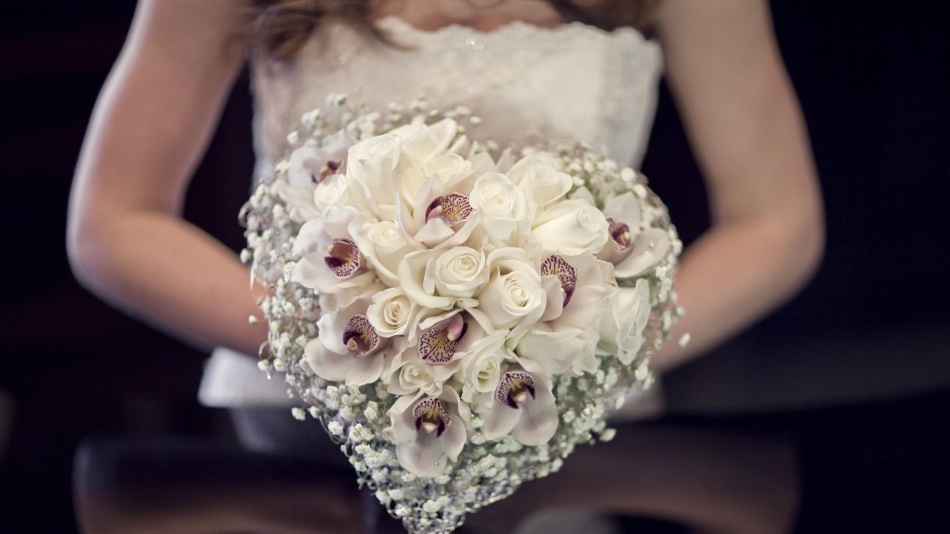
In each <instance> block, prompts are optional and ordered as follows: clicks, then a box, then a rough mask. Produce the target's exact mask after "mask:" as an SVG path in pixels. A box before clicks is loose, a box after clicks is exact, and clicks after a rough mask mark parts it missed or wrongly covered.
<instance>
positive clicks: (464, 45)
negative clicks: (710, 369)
mask: <svg viewBox="0 0 950 534" xmlns="http://www.w3.org/2000/svg"><path fill="white" fill-rule="evenodd" d="M245 59H248V60H249V61H250V64H251V69H252V79H253V88H252V89H253V92H254V96H255V113H256V115H255V121H254V125H253V127H254V135H255V148H256V151H257V157H258V164H257V169H256V172H255V174H256V176H255V179H260V178H261V177H263V176H264V175H266V173H267V172H269V169H271V168H272V166H273V163H274V162H275V161H276V160H277V159H279V158H280V157H281V156H282V155H283V152H284V150H285V148H286V147H285V143H286V141H285V137H284V136H285V135H286V133H287V132H289V131H290V130H291V129H292V127H293V126H294V124H295V122H296V121H297V120H298V119H299V117H300V114H301V113H303V112H304V111H307V110H309V109H312V108H314V107H320V106H322V105H323V103H324V101H325V99H326V97H327V95H329V94H332V93H349V94H355V95H358V97H359V100H360V101H362V102H365V103H367V104H368V105H370V106H382V105H386V104H387V103H389V102H407V101H409V100H411V99H412V98H414V97H416V96H418V95H419V94H422V93H424V94H426V95H427V97H428V100H429V101H430V102H431V103H432V104H433V106H435V107H439V108H443V109H446V108H449V107H452V106H455V105H459V104H464V105H467V106H469V107H471V108H472V109H474V110H476V112H477V114H478V115H479V116H481V117H482V118H483V119H484V122H483V126H484V129H483V130H481V131H480V132H479V135H484V136H485V137H488V138H492V139H494V140H496V141H498V142H499V143H501V144H503V145H504V144H507V143H510V142H517V141H519V140H526V139H529V138H531V137H532V136H546V137H557V136H561V137H569V138H581V139H585V140H588V141H591V142H593V143H598V144H601V145H603V146H606V147H608V148H609V150H610V151H611V154H612V156H613V157H614V158H615V159H617V160H620V161H621V162H623V163H626V164H629V165H632V166H633V167H636V166H637V165H638V164H639V162H640V159H641V158H642V153H643V150H644V149H645V147H646V142H647V137H648V133H649V129H650V124H651V122H652V116H653V111H654V105H655V98H656V90H657V83H658V78H659V76H660V73H661V70H662V71H663V72H664V73H665V76H666V79H667V81H668V83H669V85H670V87H671V89H672V92H673V95H674V97H675V100H676V104H677V106H678V108H679V110H680V114H681V115H682V117H683V119H684V124H685V127H686V130H687V133H688V135H689V138H690V141H691V143H692V147H693V150H694V152H695V154H696V156H697V160H698V161H699V162H700V164H701V167H702V170H703V173H704V179H705V180H706V188H707V191H708V196H709V202H710V205H711V213H712V214H713V224H712V227H711V228H710V229H709V230H708V231H707V232H706V233H705V234H704V235H703V236H702V237H701V238H700V239H699V240H697V241H696V242H695V243H694V244H693V245H691V246H690V247H689V248H688V249H687V250H686V251H685V253H684V255H683V258H682V264H681V268H680V270H679V273H678V275H677V280H676V283H677V291H678V293H679V297H680V302H681V304H682V305H683V306H684V307H685V309H686V310H688V313H687V315H686V316H685V318H684V319H683V320H681V321H680V322H679V323H678V324H677V325H676V327H675V329H674V333H673V339H678V338H679V337H680V336H681V335H682V334H684V333H686V332H689V334H690V336H691V341H690V343H689V344H688V345H686V346H685V347H682V346H680V345H679V344H677V343H668V344H667V346H666V347H665V348H664V350H663V352H662V353H661V354H659V355H658V356H657V357H655V358H654V360H653V362H652V366H653V368H654V370H655V371H657V372H658V373H662V372H664V371H666V370H669V369H671V368H673V367H676V366H678V365H681V364H683V363H684V362H687V361H689V360H690V359H692V358H694V357H696V356H698V355H699V354H701V353H702V352H703V351H705V350H706V349H709V348H711V347H713V346H714V345H716V344H718V343H719V342H721V341H723V340H724V339H726V338H728V337H729V336H731V335H733V334H735V333H736V332H738V331H739V330H741V329H742V328H744V327H746V326H747V325H749V324H750V323H752V322H753V321H755V320H757V319H758V318H760V317H762V316H763V315H764V314H766V313H768V312H769V311H771V310H773V309H774V308H775V307H777V306H778V305H780V304H781V303H782V302H784V301H785V300H786V299H788V298H789V297H790V296H792V295H793V294H794V293H795V292H796V291H798V290H799V288H801V287H802V285H803V284H804V283H805V282H806V281H807V279H808V278H809V277H810V275H811V273H812V272H813V270H814V269H815V267H816V265H817V263H818V261H819V258H820V255H821V250H822V246H823V226H822V214H821V201H820V197H819V192H818V186H817V179H816V176H815V170H814V166H813V163H812V157H811V154H810V150H809V146H808V140H807V135H806V132H805V128H804V124H803V120H802V117H801V112H800V110H799V107H798V103H797V100H796V97H795V95H794V92H793V89H792V87H791V84H790V83H789V80H788V78H787V74H786V72H785V69H784V66H783V64H782V61H781V57H780V55H779V51H778V49H777V46H776V43H775V38H774V35H773V34H772V29H771V21H770V14H769V11H768V4H767V2H765V1H764V0H704V1H696V0H640V1H636V0H549V1H543V0H428V1H423V0H363V1H359V0H349V1H347V0H270V1H266V0H201V1H194V0H140V2H139V6H138V8H137V11H136V15H135V19H134V21H133V25H132V29H131V31H130V34H129V37H128V40H127V42H126V45H125V47H124V49H123V51H122V53H121V55H120V57H119V59H118V61H117V63H116V65H115V68H114V69H113V71H112V73H111V75H110V77H109V79H108V82H107V83H106V85H105V87H104V88H103V90H102V93H101V95H100V98H99V101H98V104H97V106H96V110H95V112H94V115H93V117H92V120H91V123H90V126H89V130H88V133H87V136H86V140H85V144H84V146H83V150H82V153H81V157H80V161H79V165H78V168H77V171H76V178H75V182H74V186H73V191H72V195H71V201H70V214H69V232H68V248H69V254H70V260H71V262H72V265H73V269H74V271H75V273H76V275H77V277H78V278H79V279H80V280H81V281H82V282H83V283H84V284H85V285H86V286H87V287H88V288H90V289H91V290H92V291H94V292H96V293H97V294H99V295H100V296H101V297H102V298H104V299H105V300H107V301H109V302H111V303H113V304H114V305H116V306H118V307H120V308H122V309H124V310H126V311H128V312H129V313H131V314H133V315H136V316H138V317H140V318H142V319H143V320H145V321H148V322H149V323H151V324H153V325H155V326H156V327H157V328H160V329H163V330H165V331H167V332H170V333H172V334H174V335H176V336H178V337H179V338H181V339H183V340H186V341H189V342H191V343H193V344H195V345H198V346H201V347H218V349H216V350H215V352H214V355H213V357H212V359H211V360H210V361H209V365H208V368H207V370H206V376H205V378H204V381H203V384H202V390H201V399H202V401H203V402H205V403H206V404H209V405H215V406H226V407H229V408H232V410H233V414H234V416H235V422H236V424H237V427H238V432H239V435H240V436H241V437H242V439H243V440H244V441H245V443H246V444H247V446H248V447H251V448H256V449H262V450H269V451H279V452H290V453H293V452H294V451H296V450H299V449H300V448H304V449H305V450H306V451H307V452H308V453H311V454H312V451H313V447H314V446H315V445H313V444H309V443H306V442H303V443H301V440H304V439H309V438H302V437H300V436H299V435H302V434H303V433H304V432H303V431H301V430H300V426H299V424H295V423H293V422H292V420H291V419H290V416H289V410H288V409H286V407H285V405H286V403H287V399H286V394H285V393H284V387H283V386H282V385H281V384H280V383H279V381H274V382H268V381H266V379H265V378H264V377H263V374H262V373H260V372H259V371H258V370H257V368H256V365H255V358H253V357H249V356H244V355H245V354H256V353H257V352H258V349H259V347H260V346H261V344H262V342H263V341H264V340H265V338H266V330H265V327H264V326H263V325H260V324H257V325H249V324H248V321H247V317H248V316H250V315H255V314H257V313H258V309H257V307H256V304H255V302H256V298H257V297H258V296H259V295H260V294H261V292H262V291H263V288H262V287H255V288H254V290H253V291H252V292H249V291H248V290H247V281H248V272H247V268H246V267H245V266H243V265H242V264H241V263H240V262H239V261H238V260H237V258H236V256H235V254H234V253H233V252H232V251H230V250H228V249H227V248H225V247H224V246H223V245H222V244H220V243H218V242H216V241H215V240H214V239H212V238H210V237H209V236H208V235H206V234H205V233H203V232H202V231H201V230H200V229H198V228H195V227H194V226H192V225H190V224H189V223H187V222H186V221H184V220H183V219H182V218H181V217H180V214H181V211H182V206H183V203H184V198H185V192H186V190H187V186H188V182H189V179H190V177H191V174H192V172H193V170H194V168H195V166H196V165H197V164H198V162H199V161H200V159H201V157H202V154H203V151H204V149H205V147H206V145H207V143H208V141H209V138H210V136H211V134H212V133H213V131H214V129H215V126H216V124H217V121H218V118H219V115H220V113H221V109H222V107H223V104H224V102H225V100H226V98H227V96H228V93H229V92H230V91H231V90H232V85H233V84H234V81H235V79H236V77H237V75H238V73H239V71H240V69H241V67H242V64H243V63H244V61H245ZM225 180H228V182H227V183H226V182H225ZM239 183H241V182H240V177H221V184H222V187H230V186H233V185H234V184H239ZM675 215H676V214H675V213H674V214H673V216H674V221H675ZM295 425H296V426H295ZM318 430H319V429H318ZM674 434H675V432H674ZM313 439H314V440H319V439H320V438H319V437H314V438H313ZM713 441H714V442H713V443H712V445H710V446H709V447H706V446H705V444H704V447H703V448H702V450H695V449H696V446H695V445H693V446H692V447H691V446H690V445H689V444H690V442H691V440H690V439H689V436H688V435H678V436H670V435H666V434H664V433H663V432H662V431H661V432H658V431H657V430H656V429H638V428H629V429H623V430H621V432H620V433H619V435H618V439H617V440H616V441H614V442H613V443H611V444H609V445H602V446H598V447H595V448H593V449H592V450H590V451H584V452H581V453H578V454H576V455H575V457H572V460H571V461H569V462H567V466H568V468H566V469H565V471H564V472H563V473H561V474H559V475H557V476H555V477H551V479H548V480H545V481H540V482H535V483H532V484H528V485H526V487H525V488H523V489H522V490H520V491H519V492H518V493H517V494H516V495H515V496H513V497H512V498H510V499H508V500H506V501H503V502H502V503H501V504H500V505H495V506H493V507H489V508H488V509H486V510H485V512H484V513H483V514H482V517H484V518H485V519H484V520H482V521H479V520H478V517H479V514H476V515H475V516H474V517H473V518H472V521H471V522H472V523H473V524H475V523H481V524H485V525H486V528H494V527H492V525H491V524H490V523H492V521H491V520H490V519H491V518H492V517H501V518H502V519H501V521H502V524H503V525H509V526H510V525H512V524H514V520H515V517H516V516H520V515H521V514H524V513H527V512H530V511H533V510H536V509H540V508H543V507H544V506H551V507H559V506H560V507H563V506H577V507H585V508H591V509H600V510H607V511H612V512H619V513H629V514H648V515H654V516H661V517H666V518H669V519H672V520H676V521H679V522H683V523H687V524H690V525H692V526H694V527H696V528H697V529H700V530H703V531H715V532H730V533H739V532H749V533H752V532H755V533H769V532H775V533H778V532H784V531H787V529H788V528H789V525H790V522H791V520H792V517H793V513H794V505H795V499H796V494H795V490H794V475H793V473H791V471H789V470H788V469H784V470H783V469H782V468H776V469H775V470H774V472H771V471H767V472H765V473H764V474H763V473H758V474H757V473H746V476H743V475H738V476H736V475H735V472H740V473H743V472H745V471H746V470H744V469H742V468H741V467H742V464H743V462H744V461H745V459H744V458H743V457H742V454H743V452H742V451H743V449H742V447H741V446H734V444H733V443H731V442H729V441H728V440H726V441H721V442H720V441H715V440H713ZM661 442H662V443H664V445H663V446H657V445H656V443H661ZM670 443H674V444H677V445H672V446H668V444H670ZM317 447H318V448H319V445H317ZM651 455H652V456H651ZM710 457H712V458H713V459H712V460H710ZM654 458H655V459H656V461H655V462H652V461H651V460H652V459H654ZM664 458H665V459H667V460H670V459H671V460H672V461H666V462H664V461H663V460H664ZM710 461H712V462H714V463H715V466H716V468H715V469H710V468H709V465H708V462H710ZM704 462H705V463H704ZM641 464H649V466H650V467H649V468H648V469H644V468H643V465H641ZM728 465H735V466H738V467H739V469H736V470H734V471H728V470H726V469H725V468H723V466H728ZM571 466H574V467H571ZM716 474H719V475H721V477H720V478H721V479H722V480H716V477H715V475H716ZM756 477H758V478H756ZM726 479H728V480H726ZM723 483H727V484H729V492H726V494H724V493H723V492H721V491H718V489H717V488H719V486H718V485H717V484H723ZM577 484H582V485H583V486H582V487H583V495H577V491H576V490H577V487H578V486H577ZM341 487H343V486H339V485H332V484H329V483H328V485H327V488H330V489H327V490H326V491H325V492H323V493H320V492H319V491H317V493H316V494H317V495H322V497H321V498H324V499H325V500H324V501H323V502H324V503H325V504H324V508H327V509H328V511H323V512H320V513H316V512H315V515H314V516H313V517H309V518H305V519H302V518H300V517H295V518H288V519H285V520H280V519H276V518H272V520H271V522H270V523H266V522H265V523H261V524H260V528H261V530H266V531H273V532H310V531H318V532H348V531H359V526H358V523H359V520H358V517H359V511H358V509H357V508H358V506H357V504H356V503H357V502H358V499H356V498H355V497H354V495H355V493H353V492H351V491H350V490H349V489H345V490H341V489H336V490H334V489H332V488H341ZM572 492H573V493H572ZM330 503H334V504H333V505H332V506H331V504H330ZM250 508H251V509H253V505H250ZM330 508H332V512H331V511H329V509H330ZM493 508H495V511H492V509H493ZM243 513H244V514H245V515H242V516H240V517H241V520H242V521H244V520H246V514H247V509H245V510H244V511H243ZM209 514H210V515H208V516H207V517H205V518H203V519H201V520H198V519H195V518H194V517H192V516H188V517H182V519H181V524H180V525H179V527H180V528H178V529H177V531H179V532H192V531H194V532H197V531H207V528H206V527H207V525H208V524H211V525H214V528H215V529H217V530H219V531H229V530H238V529H242V528H245V527H247V525H248V523H247V522H245V523H240V522H238V519H236V517H237V516H236V515H234V514H229V513H227V512H225V511H222V510H217V511H214V512H209ZM270 515H273V514H270ZM229 521H230V522H229ZM295 521H296V523H294V522H295ZM255 524H257V523H255ZM166 525H167V523H166ZM294 525H297V526H294ZM301 525H302V526H301ZM92 528H95V527H92ZM501 528H505V527H501ZM136 530H142V529H138V528H137V529H136ZM142 531H144V530H142Z"/></svg>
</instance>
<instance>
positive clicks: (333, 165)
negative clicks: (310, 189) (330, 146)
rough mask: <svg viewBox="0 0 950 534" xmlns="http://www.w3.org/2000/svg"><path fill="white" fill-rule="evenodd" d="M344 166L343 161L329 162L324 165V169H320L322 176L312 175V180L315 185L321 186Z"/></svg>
mask: <svg viewBox="0 0 950 534" xmlns="http://www.w3.org/2000/svg"><path fill="white" fill-rule="evenodd" d="M342 166H343V162H342V161H332V160H331V161H328V162H326V164H324V165H323V167H321V168H320V175H319V176H317V175H316V174H311V175H310V180H311V181H312V182H313V183H315V184H319V183H320V182H322V181H324V180H326V179H327V177H329V176H331V175H333V174H336V173H337V171H339V170H340V167H342Z"/></svg>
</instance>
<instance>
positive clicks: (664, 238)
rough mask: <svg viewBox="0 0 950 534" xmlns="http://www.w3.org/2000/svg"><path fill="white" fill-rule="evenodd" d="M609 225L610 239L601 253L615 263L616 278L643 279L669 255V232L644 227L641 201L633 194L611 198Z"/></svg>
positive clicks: (605, 209) (605, 208) (607, 215)
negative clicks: (642, 229)
mask: <svg viewBox="0 0 950 534" xmlns="http://www.w3.org/2000/svg"><path fill="white" fill-rule="evenodd" d="M604 215H606V217H607V222H608V224H609V230H608V231H609V234H610V240H609V241H608V242H607V244H606V246H605V247H604V248H603V250H602V251H601V253H600V255H599V257H600V258H601V259H602V260H605V261H609V262H611V263H613V264H614V275H615V276H616V277H617V278H619V279H623V278H632V277H635V276H641V275H643V274H645V273H646V272H648V271H649V270H650V269H652V268H653V267H655V266H656V264H657V262H658V261H659V260H660V259H661V258H663V257H665V256H666V253H667V251H668V250H669V247H670V238H669V236H668V235H667V233H666V231H665V230H662V229H659V228H647V229H646V230H644V231H642V232H638V230H639V227H640V202H639V201H638V200H637V199H636V197H635V196H634V195H633V193H629V192H627V193H623V194H621V195H618V196H616V197H613V198H610V199H608V200H607V202H606V203H605V205H604Z"/></svg>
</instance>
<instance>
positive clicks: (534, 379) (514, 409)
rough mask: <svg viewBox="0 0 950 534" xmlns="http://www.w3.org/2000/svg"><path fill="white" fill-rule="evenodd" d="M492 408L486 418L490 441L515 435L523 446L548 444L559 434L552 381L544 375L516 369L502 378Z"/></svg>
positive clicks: (485, 412) (483, 429)
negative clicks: (555, 434) (557, 431)
mask: <svg viewBox="0 0 950 534" xmlns="http://www.w3.org/2000/svg"><path fill="white" fill-rule="evenodd" d="M487 395H491V396H492V398H493V402H492V403H491V404H490V405H489V406H490V407H489V408H488V409H487V410H485V411H484V412H483V413H481V415H482V419H483V420H484V425H483V426H482V432H484V434H485V437H486V438H487V439H490V440H491V439H498V438H500V437H503V436H506V435H508V434H511V435H512V437H514V438H515V439H516V440H517V441H518V442H519V443H521V444H523V445H541V444H544V443H547V442H548V440H550V439H551V437H552V436H554V432H555V431H556V430H557V425H558V414H557V406H556V404H555V400H554V395H553V394H552V393H551V379H550V378H549V377H548V376H547V375H544V374H541V373H528V372H527V371H524V370H522V369H518V368H512V369H510V370H508V371H505V373H504V374H503V375H502V377H501V380H500V381H499V383H498V386H497V387H496V388H495V391H494V392H491V393H487Z"/></svg>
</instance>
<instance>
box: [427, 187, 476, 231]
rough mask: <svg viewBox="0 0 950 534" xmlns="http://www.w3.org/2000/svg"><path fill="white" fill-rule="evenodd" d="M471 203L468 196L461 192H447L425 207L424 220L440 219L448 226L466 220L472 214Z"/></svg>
mask: <svg viewBox="0 0 950 534" xmlns="http://www.w3.org/2000/svg"><path fill="white" fill-rule="evenodd" d="M473 211H474V210H473V209H472V205H471V204H469V202H468V197H467V196H465V195H463V194H461V193H449V194H448V195H442V196H440V197H436V199H435V200H433V201H432V202H431V203H430V204H429V207H428V208H426V222H428V221H431V220H432V219H442V222H444V223H445V224H447V225H449V226H455V225H456V224H458V223H460V222H463V221H466V220H468V218H469V217H470V216H471V215H472V212H473Z"/></svg>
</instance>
